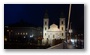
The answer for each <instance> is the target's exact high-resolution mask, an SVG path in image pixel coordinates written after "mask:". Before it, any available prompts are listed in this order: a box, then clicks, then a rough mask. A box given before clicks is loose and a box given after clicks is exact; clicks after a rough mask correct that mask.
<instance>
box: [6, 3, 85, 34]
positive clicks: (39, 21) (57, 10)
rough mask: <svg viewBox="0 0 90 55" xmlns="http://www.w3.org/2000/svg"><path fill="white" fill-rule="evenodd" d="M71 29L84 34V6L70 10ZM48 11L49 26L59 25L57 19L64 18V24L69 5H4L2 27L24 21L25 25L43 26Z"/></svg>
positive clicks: (74, 6)
mask: <svg viewBox="0 0 90 55" xmlns="http://www.w3.org/2000/svg"><path fill="white" fill-rule="evenodd" d="M71 9H72V10H71V16H70V17H71V22H72V29H73V30H74V31H75V32H76V31H77V30H78V31H81V32H83V33H84V5H83V4H73V5H72V8H71ZM46 10H47V11H48V17H49V22H50V23H49V25H51V24H52V23H55V24H56V25H59V18H60V17H62V16H63V17H65V18H66V24H67V18H68V12H69V4H4V25H9V24H14V23H17V22H20V20H24V21H25V22H27V23H30V24H34V25H38V26H43V18H44V15H45V12H46Z"/></svg>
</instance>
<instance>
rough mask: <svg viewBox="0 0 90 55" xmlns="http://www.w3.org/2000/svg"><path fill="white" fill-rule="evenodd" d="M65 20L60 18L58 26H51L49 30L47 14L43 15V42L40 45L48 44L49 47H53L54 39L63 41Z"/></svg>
mask: <svg viewBox="0 0 90 55" xmlns="http://www.w3.org/2000/svg"><path fill="white" fill-rule="evenodd" d="M58 26H59V28H58ZM65 30H66V29H65V18H63V17H62V18H60V20H59V25H56V24H54V23H53V24H52V25H50V28H49V18H48V14H47V13H45V16H44V23H43V40H42V44H44V45H45V44H46V43H48V44H49V45H53V40H54V39H65V37H66V34H65Z"/></svg>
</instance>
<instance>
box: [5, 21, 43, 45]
mask: <svg viewBox="0 0 90 55" xmlns="http://www.w3.org/2000/svg"><path fill="white" fill-rule="evenodd" d="M42 31H43V30H42V27H38V26H35V25H32V24H29V23H27V22H25V21H23V20H21V21H20V22H18V23H15V24H12V25H8V26H5V27H4V36H5V37H4V39H5V41H7V42H18V43H23V42H30V40H31V39H33V40H37V39H38V38H40V37H42V35H43V33H42Z"/></svg>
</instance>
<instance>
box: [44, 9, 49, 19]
mask: <svg viewBox="0 0 90 55" xmlns="http://www.w3.org/2000/svg"><path fill="white" fill-rule="evenodd" d="M44 18H48V12H47V10H46V11H45V15H44Z"/></svg>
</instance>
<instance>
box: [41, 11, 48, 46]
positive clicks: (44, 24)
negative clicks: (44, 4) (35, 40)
mask: <svg viewBox="0 0 90 55" xmlns="http://www.w3.org/2000/svg"><path fill="white" fill-rule="evenodd" d="M48 24H49V19H48V14H47V10H46V13H45V16H44V23H43V41H42V42H43V44H46V42H47V39H48V37H47V34H48V33H47V30H48Z"/></svg>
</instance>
